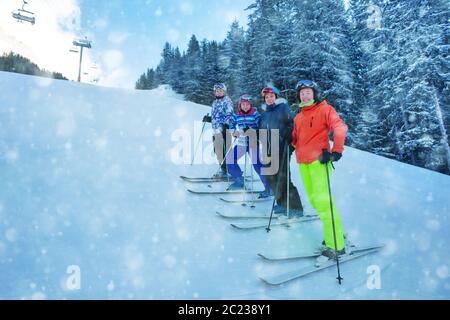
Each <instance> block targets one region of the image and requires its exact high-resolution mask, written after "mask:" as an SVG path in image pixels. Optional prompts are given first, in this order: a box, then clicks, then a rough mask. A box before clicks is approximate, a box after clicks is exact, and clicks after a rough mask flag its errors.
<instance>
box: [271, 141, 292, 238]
mask: <svg viewBox="0 0 450 320" xmlns="http://www.w3.org/2000/svg"><path fill="white" fill-rule="evenodd" d="M286 153H287V152H286V148H285V149H284V151H283V157H282V158H283V159H282V160H281V162H280V164H281V163H284V161H285V159H286ZM280 169H281V168H280ZM280 178H281V174H280V172H278V177H277V184H276V189H275V192H274V197H273V202H272V210H271V211H270V218H269V224H268V225H267V228H266V231H267V232H270V224H271V223H272V217H273V208H274V207H275V201H276V200H277V195H278V188H279V186H280V181H281V179H280Z"/></svg>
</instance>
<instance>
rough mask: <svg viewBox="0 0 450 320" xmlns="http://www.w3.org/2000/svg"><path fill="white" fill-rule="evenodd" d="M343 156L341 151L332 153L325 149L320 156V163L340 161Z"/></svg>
mask: <svg viewBox="0 0 450 320" xmlns="http://www.w3.org/2000/svg"><path fill="white" fill-rule="evenodd" d="M341 157H342V153H339V152H333V153H330V152H328V150H326V149H323V150H322V154H321V155H320V157H319V161H320V163H328V162H330V161H332V162H337V161H339V159H341Z"/></svg>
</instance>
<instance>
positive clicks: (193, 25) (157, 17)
mask: <svg viewBox="0 0 450 320" xmlns="http://www.w3.org/2000/svg"><path fill="white" fill-rule="evenodd" d="M28 2H29V4H28V5H27V6H25V9H27V10H30V11H32V12H34V13H35V17H36V24H35V25H34V26H32V25H31V24H29V23H18V22H16V21H15V19H13V17H12V16H11V12H12V11H14V10H16V9H18V8H21V7H22V3H23V2H22V0H0V52H2V53H3V52H9V51H14V52H16V53H19V54H21V55H23V56H25V57H27V58H29V59H30V60H32V61H33V62H35V63H37V64H38V65H39V66H40V67H42V68H45V69H47V70H50V71H57V72H61V73H62V74H63V75H64V76H66V77H67V78H69V79H72V80H76V78H77V74H78V61H79V55H78V54H76V53H73V52H70V51H69V50H70V49H72V48H73V46H72V41H73V39H75V38H84V37H87V38H88V39H89V40H92V45H93V46H92V49H88V50H85V54H84V56H83V73H87V75H86V74H83V76H82V77H83V81H84V82H91V81H92V80H93V79H99V84H101V85H106V86H114V87H125V88H132V87H134V83H135V81H136V80H137V78H138V77H139V75H140V74H141V73H142V72H144V71H145V69H146V68H147V67H156V65H157V64H158V62H159V60H160V57H161V56H160V54H161V50H162V48H163V45H164V43H165V42H166V41H168V42H170V43H172V44H173V45H176V46H179V47H180V49H181V50H185V49H186V44H187V42H188V40H189V38H190V37H191V35H192V34H195V35H196V36H197V38H198V39H199V40H201V39H203V38H207V39H209V40H223V39H224V38H225V36H226V33H227V31H228V28H229V25H230V24H231V23H232V22H233V20H234V19H237V20H238V21H239V22H240V23H241V25H242V26H246V24H247V14H248V12H246V11H244V9H245V8H247V7H248V5H250V4H251V3H252V2H253V0H239V1H236V0H234V1H233V0H221V1H219V0H167V1H162V0H28Z"/></svg>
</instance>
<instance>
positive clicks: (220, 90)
mask: <svg viewBox="0 0 450 320" xmlns="http://www.w3.org/2000/svg"><path fill="white" fill-rule="evenodd" d="M215 93H216V97H223V95H224V94H225V92H224V91H223V90H222V89H216V91H215Z"/></svg>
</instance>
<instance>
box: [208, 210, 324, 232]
mask: <svg viewBox="0 0 450 320" xmlns="http://www.w3.org/2000/svg"><path fill="white" fill-rule="evenodd" d="M216 214H217V215H219V216H220V217H222V218H228V219H266V220H267V219H270V215H266V214H260V213H255V214H246V215H243V214H226V213H222V212H219V211H216ZM318 219H319V217H318V216H317V215H304V216H303V217H296V218H290V219H287V218H285V216H283V218H281V217H279V216H278V215H275V214H274V215H272V220H274V221H273V222H272V223H271V224H270V225H271V226H272V227H274V226H287V227H289V226H291V225H293V224H297V223H302V222H309V221H314V220H318ZM267 225H268V223H267V222H253V223H252V222H250V223H249V222H245V223H231V226H232V227H234V228H236V229H240V230H251V229H262V228H266V227H267Z"/></svg>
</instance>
